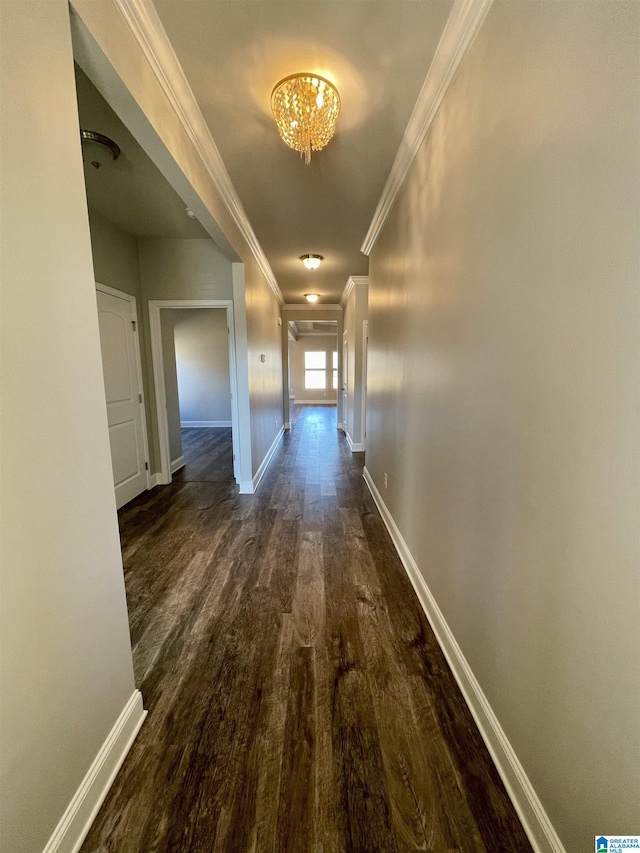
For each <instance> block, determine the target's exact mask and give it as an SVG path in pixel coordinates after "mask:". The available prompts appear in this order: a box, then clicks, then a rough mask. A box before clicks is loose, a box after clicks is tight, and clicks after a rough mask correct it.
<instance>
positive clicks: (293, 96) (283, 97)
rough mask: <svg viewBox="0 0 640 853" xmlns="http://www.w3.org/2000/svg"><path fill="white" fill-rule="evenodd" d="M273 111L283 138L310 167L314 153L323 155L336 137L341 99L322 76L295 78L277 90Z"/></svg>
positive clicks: (301, 75) (278, 86)
mask: <svg viewBox="0 0 640 853" xmlns="http://www.w3.org/2000/svg"><path fill="white" fill-rule="evenodd" d="M271 111H272V112H273V115H274V117H275V120H276V124H277V125H278V132H279V133H280V136H281V137H282V138H283V140H284V141H285V142H286V143H287V145H288V146H289V148H293V149H294V150H295V151H299V152H300V156H301V157H302V156H303V157H304V162H305V163H306V164H307V165H309V163H310V162H311V151H312V150H313V151H320V150H321V149H322V148H324V146H325V145H326V144H327V142H329V140H330V139H331V137H332V136H333V134H334V131H335V129H336V119H337V118H338V114H339V112H340V95H338V90H337V89H336V87H335V86H334V85H333V84H332V83H330V82H329V81H328V80H325V78H324V77H320V76H319V75H318V74H309V73H306V72H305V73H300V74H291V75H290V76H289V77H285V78H284V80H281V81H280V82H279V83H278V84H277V85H276V86H275V87H274V90H273V92H272V93H271Z"/></svg>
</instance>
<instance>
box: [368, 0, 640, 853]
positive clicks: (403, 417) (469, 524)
mask: <svg viewBox="0 0 640 853" xmlns="http://www.w3.org/2000/svg"><path fill="white" fill-rule="evenodd" d="M639 38H640V5H638V4H637V3H623V2H616V3H610V2H589V3H574V2H556V0H552V2H530V3H514V2H512V0H506V2H505V0H496V2H494V4H493V6H492V8H491V10H490V12H489V15H488V17H487V19H486V21H485V23H484V24H483V27H482V29H481V31H480V33H479V35H478V37H477V39H476V41H475V42H474V44H473V46H472V47H471V50H470V52H469V53H468V55H467V56H466V57H465V59H464V61H463V63H462V65H461V68H460V70H459V72H458V76H457V78H456V80H455V81H454V84H453V86H452V88H451V89H450V91H449V93H448V94H447V96H446V98H445V100H444V103H443V105H442V107H441V108H440V111H439V113H438V115H437V117H436V119H435V122H434V125H433V127H432V129H431V132H430V135H429V137H428V139H427V141H426V143H425V144H424V145H423V147H422V149H421V150H420V152H419V154H418V157H417V159H416V161H415V163H414V165H413V167H412V170H411V173H410V174H409V176H408V179H407V181H406V183H405V185H404V187H403V189H402V191H401V193H400V195H399V196H398V198H397V200H396V202H395V206H394V208H393V210H392V212H391V214H390V216H389V219H388V220H387V222H386V225H385V227H384V229H383V232H382V234H381V236H380V237H379V239H378V242H377V243H376V245H375V247H374V250H373V253H372V256H371V259H370V294H369V301H370V305H369V309H370V320H369V342H370V343H369V356H370V369H369V394H368V414H367V467H368V468H369V470H370V472H371V474H372V476H373V478H374V481H375V483H376V484H377V487H378V489H379V490H380V492H381V494H382V496H383V498H384V500H385V502H386V503H387V506H388V507H389V509H390V511H391V514H392V515H393V517H394V519H395V521H396V523H397V524H398V526H399V528H400V531H401V532H402V534H403V536H404V538H405V540H406V541H407V543H408V545H409V548H410V550H411V552H412V553H413V556H414V558H415V560H416V561H417V563H418V565H419V567H420V570H421V571H422V573H423V574H424V577H425V579H426V581H427V583H428V585H429V587H430V589H431V591H432V593H433V594H434V596H435V598H436V601H437V602H438V604H439V606H440V608H441V610H442V611H443V613H444V615H445V617H446V619H447V621H448V623H449V626H450V627H451V629H452V630H453V633H454V635H455V637H456V638H457V640H458V642H459V644H460V646H461V647H462V651H463V652H464V654H465V656H466V658H467V660H468V662H469V663H470V665H471V668H472V670H473V672H474V673H475V675H476V677H477V678H478V680H479V682H480V684H481V686H482V688H483V690H484V692H485V694H486V696H487V697H488V699H489V701H490V703H491V705H492V707H493V709H494V711H495V713H496V715H497V717H498V719H499V721H500V723H501V724H502V727H503V728H504V730H505V732H506V734H507V737H508V738H509V740H510V742H511V744H512V746H513V747H514V749H515V751H516V753H517V755H518V757H519V759H520V761H521V762H522V764H523V766H524V768H525V771H526V773H527V774H528V776H529V778H530V780H531V782H532V783H533V785H534V788H535V789H536V791H537V793H538V795H539V797H540V799H541V801H542V803H543V805H544V807H545V809H546V810H547V812H548V815H549V816H550V819H551V821H552V822H553V824H554V826H555V828H556V830H557V831H558V833H559V835H560V837H561V839H562V841H563V843H564V845H565V847H566V850H567V851H568V853H579V851H584V850H588V849H591V847H592V846H593V838H594V835H595V834H600V833H602V832H605V829H604V828H606V827H609V829H606V832H607V833H609V832H615V833H619V834H626V833H637V832H638V803H639V802H640V761H639V760H638V759H639V757H640V756H639V747H640V738H639V728H638V721H639V720H640V658H639V656H638V648H639V647H640V642H639V641H640V620H639V619H638V613H639V612H640V607H639V605H640V599H639V591H640V583H639V575H638V571H639V569H638V567H639V566H640V553H639V537H638V518H639V517H640V495H639V483H640V446H639V432H638V425H639V424H640V397H639V389H640V352H639V341H640V335H639V331H640V317H639V302H638V282H639V280H640V251H639V248H640V227H639V224H640V216H639V213H640V208H639V205H640V146H639V141H640V135H639V128H640V112H639V106H640V84H639V71H640V65H639V64H638V56H639V55H640V41H639ZM385 472H387V474H388V478H389V485H388V489H386V490H385V488H384V474H385ZM603 768H607V770H606V771H604V772H603ZM614 828H615V829H614Z"/></svg>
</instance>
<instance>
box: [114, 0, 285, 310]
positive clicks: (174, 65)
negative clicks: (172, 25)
mask: <svg viewBox="0 0 640 853" xmlns="http://www.w3.org/2000/svg"><path fill="white" fill-rule="evenodd" d="M113 2H114V3H115V5H116V6H117V7H118V9H119V10H120V12H121V14H122V16H123V18H124V20H125V21H126V23H127V26H128V27H129V29H130V30H131V33H132V34H133V37H134V38H135V40H136V41H137V43H138V44H139V46H140V48H141V50H142V52H143V53H144V55H145V57H146V59H147V61H148V63H149V65H150V67H151V69H152V71H153V73H154V74H155V76H156V79H157V80H158V82H159V83H160V86H161V87H162V89H163V91H164V93H165V95H166V96H167V100H168V101H169V103H170V104H171V106H172V107H173V109H174V111H175V113H176V115H177V116H178V118H179V120H180V122H181V124H182V126H183V127H184V129H185V131H186V133H187V135H188V136H189V139H190V140H191V142H192V144H193V146H194V148H195V149H196V151H197V152H198V155H199V157H200V159H201V160H202V163H203V165H204V167H205V169H206V170H207V172H208V174H209V177H210V178H211V180H212V182H213V184H214V186H215V187H216V189H217V191H218V192H219V193H220V196H221V198H222V200H223V201H224V204H225V206H226V208H227V210H228V211H229V213H230V214H231V216H232V218H233V220H234V222H235V223H236V225H237V226H238V228H239V230H240V232H241V233H242V236H243V237H244V239H245V240H246V243H247V245H248V246H249V248H250V250H251V253H252V254H253V256H254V258H255V259H256V261H257V263H258V266H259V267H260V270H261V272H262V274H263V275H264V277H265V278H266V280H267V283H268V284H269V287H270V288H271V290H272V291H273V293H274V296H275V297H276V299H277V300H278V302H279V303H280V305H284V297H283V296H282V292H281V290H280V288H279V287H278V282H277V281H276V277H275V276H274V274H273V270H272V269H271V265H270V264H269V261H268V260H267V256H266V255H265V253H264V250H263V248H262V246H261V245H260V243H259V242H258V238H257V237H256V235H255V232H254V230H253V228H252V226H251V223H250V222H249V219H248V218H247V214H246V213H245V210H244V208H243V206H242V202H241V201H240V198H239V196H238V193H237V192H236V189H235V187H234V186H233V184H232V182H231V178H230V177H229V173H228V172H227V169H226V166H225V165H224V163H223V161H222V157H221V156H220V152H219V151H218V147H217V145H216V143H215V141H214V139H213V136H212V135H211V131H210V130H209V127H208V125H207V123H206V121H205V119H204V116H203V115H202V111H201V110H200V107H199V106H198V102H197V101H196V98H195V95H194V94H193V91H192V90H191V86H190V85H189V82H188V81H187V78H186V76H185V73H184V71H183V70H182V66H181V65H180V62H179V60H178V57H177V56H176V53H175V51H174V49H173V46H172V44H171V42H170V41H169V37H168V36H167V33H166V31H165V29H164V27H163V26H162V21H161V20H160V18H159V16H158V13H157V11H156V9H155V6H154V5H153V3H152V2H151V0H113Z"/></svg>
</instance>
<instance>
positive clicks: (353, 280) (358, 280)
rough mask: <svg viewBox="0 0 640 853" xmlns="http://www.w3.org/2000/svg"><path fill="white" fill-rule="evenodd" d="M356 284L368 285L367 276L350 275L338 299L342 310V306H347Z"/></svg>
mask: <svg viewBox="0 0 640 853" xmlns="http://www.w3.org/2000/svg"><path fill="white" fill-rule="evenodd" d="M356 284H369V276H368V275H350V276H349V278H348V279H347V283H346V284H345V286H344V290H343V291H342V296H341V297H340V305H341V307H342V309H343V310H344V306H345V305H346V304H347V301H348V299H349V297H350V296H351V293H352V291H353V288H354V287H355V286H356Z"/></svg>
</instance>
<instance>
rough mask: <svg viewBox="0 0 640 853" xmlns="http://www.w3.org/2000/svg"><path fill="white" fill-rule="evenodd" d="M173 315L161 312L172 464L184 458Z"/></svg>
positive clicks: (169, 310) (168, 309)
mask: <svg viewBox="0 0 640 853" xmlns="http://www.w3.org/2000/svg"><path fill="white" fill-rule="evenodd" d="M173 315H174V312H173V311H172V310H171V309H170V308H165V309H163V310H161V311H160V333H161V335H162V364H163V367H164V390H165V399H166V403H167V428H168V430H169V457H170V459H171V462H176V461H177V460H178V459H180V457H181V456H182V433H181V431H180V402H179V397H178V374H177V370H176V349H175V343H174V336H173Z"/></svg>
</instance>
